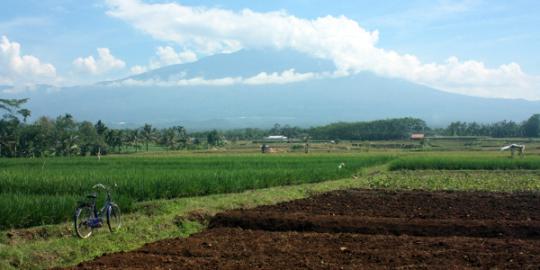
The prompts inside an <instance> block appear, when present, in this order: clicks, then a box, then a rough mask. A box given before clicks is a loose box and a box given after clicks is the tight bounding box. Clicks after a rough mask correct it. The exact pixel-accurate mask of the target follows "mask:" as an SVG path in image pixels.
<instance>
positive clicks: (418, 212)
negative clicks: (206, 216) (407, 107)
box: [75, 190, 540, 269]
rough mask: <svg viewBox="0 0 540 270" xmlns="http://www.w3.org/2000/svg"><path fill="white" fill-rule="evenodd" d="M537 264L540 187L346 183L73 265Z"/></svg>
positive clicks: (516, 266)
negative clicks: (433, 188)
mask: <svg viewBox="0 0 540 270" xmlns="http://www.w3.org/2000/svg"><path fill="white" fill-rule="evenodd" d="M539 265H540V195H539V194H538V193H515V194H507V193H482V192H424V191H399V192H393V191H382V190H349V191H338V192H332V193H327V194H322V195H319V196H316V197H313V198H308V199H303V200H297V201H293V202H290V203H282V204H278V205H274V206H263V207H258V208H255V209H251V210H234V211H229V212H225V213H221V214H218V215H216V216H215V217H214V218H213V219H212V220H211V221H210V229H208V230H206V231H205V232H202V233H199V234H196V235H194V236H192V237H190V238H187V239H180V238H178V239H168V240H164V241H159V242H155V243H151V244H147V245H145V246H144V247H142V248H140V249H138V250H135V251H132V252H126V253H115V254H109V255H104V256H102V257H99V258H97V259H96V260H95V261H92V262H86V263H82V264H80V265H78V266H77V267H75V268H77V269H374V268H414V269H417V268H423V269H428V268H429V269H434V268H435V269H443V268H452V269H463V268H505V269H508V268H511V269H527V268H533V269H537V268H538V267H539Z"/></svg>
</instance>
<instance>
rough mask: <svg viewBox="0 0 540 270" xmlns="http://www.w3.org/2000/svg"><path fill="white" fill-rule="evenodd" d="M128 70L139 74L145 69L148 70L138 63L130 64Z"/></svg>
mask: <svg viewBox="0 0 540 270" xmlns="http://www.w3.org/2000/svg"><path fill="white" fill-rule="evenodd" d="M129 71H130V72H131V73H132V74H135V75H137V74H141V73H144V72H146V71H148V68H147V67H144V66H139V65H136V66H132V67H131V68H130V69H129Z"/></svg>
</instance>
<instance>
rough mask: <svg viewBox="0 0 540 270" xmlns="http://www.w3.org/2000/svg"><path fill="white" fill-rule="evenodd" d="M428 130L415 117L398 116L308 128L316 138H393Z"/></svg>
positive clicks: (423, 123) (402, 137)
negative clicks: (396, 117)
mask: <svg viewBox="0 0 540 270" xmlns="http://www.w3.org/2000/svg"><path fill="white" fill-rule="evenodd" d="M424 130H428V127H427V126H426V123H425V122H424V121H423V120H421V119H416V118H398V119H387V120H377V121H371V122H356V123H345V122H340V123H334V124H330V125H326V126H322V127H316V128H312V129H310V130H309V134H310V135H311V137H313V139H316V140H321V139H324V140H330V139H332V140H335V139H342V140H394V139H405V138H408V137H409V136H410V135H411V133H413V132H422V131H424Z"/></svg>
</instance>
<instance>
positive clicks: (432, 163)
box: [389, 155, 540, 171]
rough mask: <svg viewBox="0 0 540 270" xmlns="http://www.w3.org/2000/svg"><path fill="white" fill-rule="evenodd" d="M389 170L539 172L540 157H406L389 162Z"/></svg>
mask: <svg viewBox="0 0 540 270" xmlns="http://www.w3.org/2000/svg"><path fill="white" fill-rule="evenodd" d="M389 168H390V170H393V171H395V170H539V169H540V157H537V156H527V157H526V158H514V159H512V158H508V157H503V156H494V157H493V156H492V157H489V156H468V155H459V156H433V155H426V156H406V157H401V158H399V159H396V160H394V161H392V162H390V165H389Z"/></svg>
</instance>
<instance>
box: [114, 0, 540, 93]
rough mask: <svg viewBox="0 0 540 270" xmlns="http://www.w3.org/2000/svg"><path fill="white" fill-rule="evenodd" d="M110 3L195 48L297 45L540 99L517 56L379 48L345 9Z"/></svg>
mask: <svg viewBox="0 0 540 270" xmlns="http://www.w3.org/2000/svg"><path fill="white" fill-rule="evenodd" d="M106 2H107V5H108V7H109V10H108V11H107V14H108V15H109V16H112V17H115V18H119V19H122V20H124V21H126V22H128V23H130V24H132V25H133V26H134V27H135V28H137V29H139V30H141V31H143V32H145V33H147V34H149V35H151V36H152V37H154V38H155V39H158V40H163V41H169V42H171V41H172V42H176V43H177V44H179V45H181V46H183V47H185V48H189V49H190V50H193V51H194V52H195V53H203V54H214V53H220V52H231V51H236V50H239V49H242V48H277V49H282V48H291V49H294V50H297V51H300V52H303V53H307V54H310V55H313V56H316V57H319V58H324V59H330V60H332V61H333V62H334V63H335V65H336V67H337V69H338V70H339V71H340V72H360V71H372V72H375V73H376V74H379V75H382V76H388V77H396V78H403V79H407V80H410V81H413V82H417V83H421V84H425V85H428V86H432V87H437V88H439V89H442V90H445V91H449V92H455V93H461V94H467V95H476V96H485V97H504V98H525V99H540V83H539V81H540V80H539V79H538V76H531V75H528V74H526V73H524V72H523V71H522V70H521V68H520V66H519V65H518V64H516V63H509V64H505V65H500V66H498V67H486V66H485V65H484V64H483V63H482V62H479V61H474V60H468V61H459V60H457V58H455V57H452V58H450V59H449V60H448V61H447V62H445V63H422V62H421V61H420V60H419V59H418V58H417V57H416V56H414V55H406V54H405V55H403V54H399V53H397V52H395V51H392V50H386V49H382V48H379V47H377V42H378V39H379V33H378V31H368V30H366V29H364V28H362V27H361V26H360V25H359V24H358V23H357V22H356V21H354V20H351V19H348V18H346V17H345V16H339V17H334V16H325V17H320V18H316V19H313V20H308V19H302V18H298V17H295V16H292V15H289V14H287V13H286V12H283V11H279V12H265V13H260V12H254V11H251V10H249V9H244V10H241V11H239V12H234V11H230V10H225V9H220V8H202V7H190V6H184V5H181V4H177V3H165V4H154V3H152V4H148V3H144V2H141V1H139V0H107V1H106ZM463 8H464V7H460V6H452V5H450V6H444V8H443V9H442V11H441V12H458V11H460V10H462V9H463ZM465 8H466V6H465Z"/></svg>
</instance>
